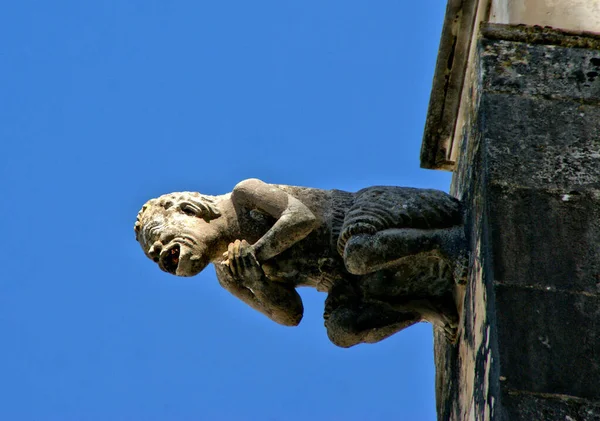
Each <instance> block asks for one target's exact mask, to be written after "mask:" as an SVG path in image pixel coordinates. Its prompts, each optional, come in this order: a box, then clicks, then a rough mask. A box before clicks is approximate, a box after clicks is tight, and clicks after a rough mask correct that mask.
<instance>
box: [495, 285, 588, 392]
mask: <svg viewBox="0 0 600 421" xmlns="http://www.w3.org/2000/svg"><path fill="white" fill-rule="evenodd" d="M495 297H496V311H497V319H498V324H497V326H498V349H499V357H500V367H501V370H500V372H501V376H502V378H503V381H502V387H503V388H509V389H514V390H523V391H528V392H535V393H544V394H557V395H571V396H577V397H580V398H586V399H591V400H597V401H599V402H600V388H599V387H598V385H600V359H599V358H598V357H599V356H600V354H599V352H600V333H599V332H598V331H597V329H595V327H596V326H597V325H598V322H599V321H600V300H599V299H598V296H590V295H586V294H581V293H569V292H559V291H551V290H547V289H545V288H542V289H537V288H522V287H515V286H506V285H497V286H496V294H495Z"/></svg>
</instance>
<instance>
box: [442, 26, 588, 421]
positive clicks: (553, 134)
mask: <svg viewBox="0 0 600 421" xmlns="http://www.w3.org/2000/svg"><path fill="white" fill-rule="evenodd" d="M497 29H498V28H495V29H494V31H493V32H494V37H492V39H490V38H485V37H484V38H483V39H482V40H481V44H480V50H479V53H480V56H479V58H480V60H479V61H477V63H475V65H476V66H477V68H476V69H472V70H473V71H474V72H475V73H476V74H478V75H479V78H480V79H478V80H477V79H474V82H473V86H471V87H470V88H469V92H470V95H471V97H470V98H469V101H470V104H471V107H472V108H471V112H469V113H467V120H468V121H467V123H466V124H465V131H464V133H463V140H462V144H461V148H460V155H459V157H458V162H457V171H456V172H455V176H454V180H453V186H452V192H453V194H454V195H456V196H457V197H458V198H459V199H461V201H462V202H463V203H464V206H465V208H466V232H467V240H468V241H469V244H470V245H469V249H470V250H471V257H470V271H469V276H468V284H467V285H466V291H465V296H464V301H463V303H462V305H463V307H464V310H463V312H462V319H461V323H460V325H459V331H458V342H457V344H456V346H452V345H449V344H445V343H444V342H442V341H438V340H437V337H436V365H437V367H438V374H437V392H438V416H439V419H440V420H449V419H451V420H464V419H472V420H492V419H493V420H496V419H499V420H555V419H560V420H571V419H572V420H588V419H589V420H592V419H598V406H599V405H600V392H599V390H600V388H599V387H598V385H600V362H599V356H600V355H599V352H600V339H599V338H598V335H597V324H598V320H600V295H599V292H600V288H599V285H600V284H599V283H600V195H599V191H600V98H599V94H600V89H599V87H598V83H600V82H599V81H598V79H594V80H590V79H591V78H592V77H593V74H591V75H587V73H589V72H593V71H594V70H593V69H592V67H591V66H595V65H596V63H597V62H596V60H597V58H598V57H599V51H597V50H594V49H585V48H569V43H570V42H571V40H572V39H571V38H569V37H570V35H568V34H567V35H564V37H563V39H562V41H561V42H560V46H555V45H548V44H547V43H528V42H522V41H527V39H526V38H527V36H528V35H527V34H528V29H524V28H523V27H503V28H502V31H498V30H497ZM536 31H537V29H536V30H532V33H537V32H536ZM551 32H552V34H551V35H552V37H554V38H552V39H556V37H560V34H559V33H558V32H557V31H551ZM483 33H484V35H485V33H486V31H485V30H484V31H483ZM499 33H504V34H508V35H511V36H512V37H511V39H510V40H503V39H498V37H497V35H498V34H499ZM523 36H524V37H525V38H524V39H520V38H519V37H523ZM584 38H585V36H583V35H579V36H578V37H577V39H576V41H577V45H578V46H581V45H587V46H594V45H596V44H597V40H596V38H595V37H591V38H590V40H589V42H587V43H586V42H584V41H585V39H584ZM535 39H536V40H538V41H539V39H538V38H535ZM580 72H583V74H584V75H586V77H589V78H590V79H586V81H582V80H580V79H579V80H578V79H577V77H576V76H577V75H580Z"/></svg>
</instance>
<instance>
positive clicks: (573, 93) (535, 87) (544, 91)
mask: <svg viewBox="0 0 600 421" xmlns="http://www.w3.org/2000/svg"><path fill="white" fill-rule="evenodd" d="M596 42H597V46H598V48H600V39H598V40H597V41H596ZM482 48H483V51H482V52H481V57H482V60H483V65H484V66H485V68H486V69H488V73H486V77H485V80H484V89H485V90H486V91H489V92H506V93H513V94H517V95H526V96H537V95H539V96H545V97H548V98H552V99H571V100H575V101H576V102H578V103H580V104H581V103H582V102H585V101H592V102H596V101H597V100H598V96H599V94H600V79H599V75H600V51H593V50H592V51H590V50H589V49H583V48H571V47H563V46H555V45H539V44H529V43H525V42H513V41H506V40H485V39H484V40H483V42H482ZM567 63H568V64H567Z"/></svg>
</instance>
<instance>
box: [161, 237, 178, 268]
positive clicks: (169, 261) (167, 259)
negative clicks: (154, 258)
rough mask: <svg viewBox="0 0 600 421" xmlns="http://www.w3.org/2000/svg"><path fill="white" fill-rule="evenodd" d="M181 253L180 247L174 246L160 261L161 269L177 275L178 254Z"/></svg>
mask: <svg viewBox="0 0 600 421" xmlns="http://www.w3.org/2000/svg"><path fill="white" fill-rule="evenodd" d="M180 253H181V247H180V246H179V244H175V245H174V246H173V247H171V248H170V249H169V250H167V252H166V253H165V256H164V257H163V258H162V259H161V260H162V266H163V268H164V269H165V270H166V271H167V272H169V273H172V274H173V275H176V274H177V266H178V265H179V254H180Z"/></svg>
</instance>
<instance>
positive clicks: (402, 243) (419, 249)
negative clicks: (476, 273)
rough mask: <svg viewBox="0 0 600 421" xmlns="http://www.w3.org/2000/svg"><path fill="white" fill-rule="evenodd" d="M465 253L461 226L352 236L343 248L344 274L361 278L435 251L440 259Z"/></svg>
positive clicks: (407, 229) (399, 230) (396, 229)
mask: <svg viewBox="0 0 600 421" xmlns="http://www.w3.org/2000/svg"><path fill="white" fill-rule="evenodd" d="M464 249H465V240H464V231H463V228H462V227H461V226H456V227H453V228H447V229H430V230H426V229H415V228H402V229H400V228H390V229H386V230H383V231H379V232H376V233H374V234H356V235H353V236H352V237H350V239H348V242H347V243H346V246H345V248H344V255H343V257H344V263H345V265H346V269H347V270H348V272H350V273H352V274H354V275H365V274H367V273H371V272H376V271H378V270H382V269H387V268H391V267H393V266H394V265H395V264H396V263H397V261H398V260H399V259H402V258H403V257H407V256H411V255H416V254H419V253H426V252H432V251H435V250H438V251H439V253H440V256H441V257H445V258H448V259H451V260H453V259H456V258H458V256H459V255H460V254H461V253H462V252H463V250H464Z"/></svg>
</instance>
